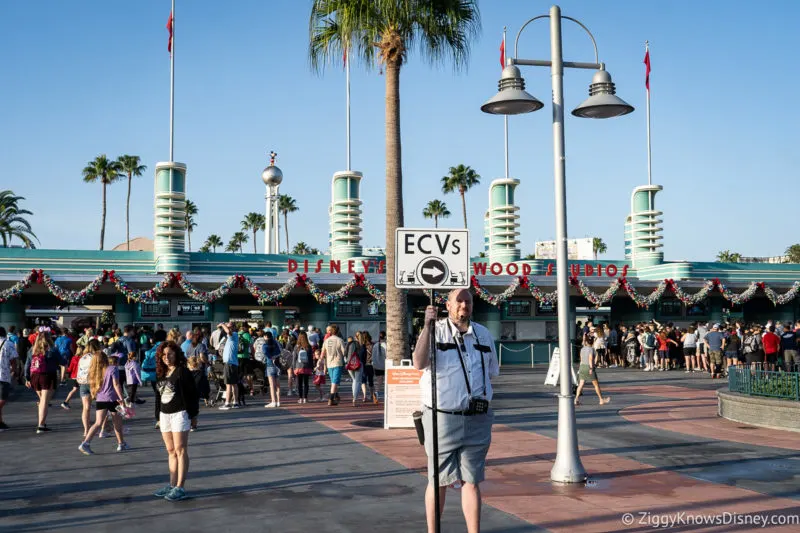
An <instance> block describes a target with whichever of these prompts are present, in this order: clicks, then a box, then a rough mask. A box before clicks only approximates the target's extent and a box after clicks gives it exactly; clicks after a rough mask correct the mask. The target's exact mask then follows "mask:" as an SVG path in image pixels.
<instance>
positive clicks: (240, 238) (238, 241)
mask: <svg viewBox="0 0 800 533" xmlns="http://www.w3.org/2000/svg"><path fill="white" fill-rule="evenodd" d="M249 238H250V236H249V235H248V234H247V233H245V232H243V231H237V232H236V233H234V234H233V237H231V242H233V243H235V246H234V248H235V249H238V250H239V253H240V254H243V253H244V250H243V249H242V246H243V245H244V243H246V242H247V240H248V239H249ZM235 249H234V251H236V250H235Z"/></svg>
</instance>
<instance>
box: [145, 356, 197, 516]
mask: <svg viewBox="0 0 800 533" xmlns="http://www.w3.org/2000/svg"><path fill="white" fill-rule="evenodd" d="M159 348H160V349H161V350H160V351H161V357H159V358H158V360H157V361H156V375H157V377H158V383H157V387H158V396H159V398H160V402H158V404H159V427H160V428H161V437H162V438H163V439H164V446H166V448H167V453H168V454H169V485H166V486H164V487H163V488H161V489H159V490H157V491H156V492H155V493H154V496H157V497H159V498H165V499H167V500H169V501H178V500H183V499H185V498H186V491H185V490H184V488H183V486H184V484H185V483H186V474H187V473H188V472H189V450H188V448H189V430H190V429H191V427H192V426H194V425H196V424H197V413H198V411H199V409H200V405H199V397H198V394H197V387H196V386H195V382H194V377H192V373H191V371H190V370H189V369H188V368H187V367H186V356H185V355H184V354H183V351H181V349H180V347H179V346H178V345H177V344H176V343H175V342H173V341H167V342H165V343H164V344H161V345H160V346H159Z"/></svg>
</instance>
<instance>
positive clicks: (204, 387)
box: [186, 355, 211, 431]
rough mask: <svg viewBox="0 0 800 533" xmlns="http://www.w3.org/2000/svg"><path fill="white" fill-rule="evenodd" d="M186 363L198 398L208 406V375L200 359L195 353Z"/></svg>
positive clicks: (209, 389)
mask: <svg viewBox="0 0 800 533" xmlns="http://www.w3.org/2000/svg"><path fill="white" fill-rule="evenodd" d="M186 365H187V366H188V367H189V370H190V371H191V373H192V377H193V378H194V384H195V387H197V396H198V399H199V398H202V399H203V400H204V401H205V405H206V407H208V397H209V395H210V394H211V385H209V383H208V376H207V375H206V372H205V371H204V370H203V365H202V364H201V361H200V360H199V359H198V357H197V356H196V355H193V356H191V357H190V358H189V359H188V360H187V362H186ZM198 403H199V402H198ZM195 429H197V426H196V425H195V426H193V427H192V431H193V430H195Z"/></svg>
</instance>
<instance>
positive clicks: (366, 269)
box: [361, 261, 373, 272]
mask: <svg viewBox="0 0 800 533" xmlns="http://www.w3.org/2000/svg"><path fill="white" fill-rule="evenodd" d="M372 263H373V261H361V266H362V267H364V272H369V269H370V266H371V265H372Z"/></svg>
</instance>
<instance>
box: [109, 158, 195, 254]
mask: <svg viewBox="0 0 800 533" xmlns="http://www.w3.org/2000/svg"><path fill="white" fill-rule="evenodd" d="M117 163H119V167H120V171H121V172H122V173H123V174H127V175H128V196H127V197H126V199H125V243H126V245H127V246H128V251H129V252H130V251H131V181H132V179H133V177H134V176H136V177H137V178H138V177H139V176H141V175H142V174H143V173H144V171H145V170H147V166H146V165H141V164H140V163H141V160H140V159H139V156H138V155H121V156H119V157H118V158H117ZM190 251H191V250H190Z"/></svg>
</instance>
